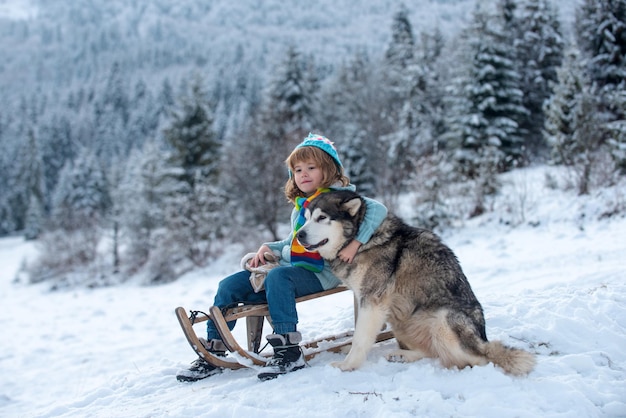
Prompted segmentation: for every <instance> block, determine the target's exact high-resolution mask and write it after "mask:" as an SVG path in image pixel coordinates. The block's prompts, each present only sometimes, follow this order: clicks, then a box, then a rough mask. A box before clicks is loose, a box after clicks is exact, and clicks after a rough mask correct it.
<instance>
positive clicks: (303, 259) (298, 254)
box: [291, 189, 330, 273]
mask: <svg viewBox="0 0 626 418" xmlns="http://www.w3.org/2000/svg"><path fill="white" fill-rule="evenodd" d="M329 190H330V189H317V191H316V192H315V193H313V194H312V195H311V196H309V197H296V199H295V201H294V205H295V207H296V210H297V211H298V217H297V218H296V224H295V226H294V228H293V238H292V239H291V265H292V266H296V267H302V268H304V269H307V270H309V271H312V272H314V273H319V272H321V271H322V270H324V260H323V259H322V256H320V255H319V253H318V252H317V251H313V252H310V251H307V250H306V249H305V248H304V247H303V246H302V245H301V244H300V243H299V242H298V240H297V239H296V233H297V232H298V230H299V229H300V228H302V226H303V225H304V223H305V222H306V218H305V217H304V213H305V212H306V208H307V206H309V203H311V201H312V200H313V199H315V198H316V197H317V196H319V195H320V194H322V193H326V192H327V191H329Z"/></svg>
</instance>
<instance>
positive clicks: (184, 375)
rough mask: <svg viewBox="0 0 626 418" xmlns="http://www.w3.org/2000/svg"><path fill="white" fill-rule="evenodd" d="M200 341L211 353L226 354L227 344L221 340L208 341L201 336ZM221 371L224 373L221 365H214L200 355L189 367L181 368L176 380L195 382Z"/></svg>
mask: <svg viewBox="0 0 626 418" xmlns="http://www.w3.org/2000/svg"><path fill="white" fill-rule="evenodd" d="M200 342H201V343H202V345H203V346H204V348H206V350H207V351H208V352H209V353H211V354H215V355H216V356H220V357H225V356H226V346H225V345H224V343H223V342H222V341H221V340H211V341H207V340H205V339H204V338H200ZM220 373H222V368H221V367H217V366H214V365H212V364H210V363H208V362H206V361H205V360H204V359H203V358H202V357H198V358H197V359H196V360H194V361H193V362H192V363H191V366H190V367H189V368H188V369H186V370H181V371H180V372H179V373H178V374H177V375H176V380H178V381H179V382H195V381H197V380H202V379H206V378H207V377H210V376H213V375H216V374H220Z"/></svg>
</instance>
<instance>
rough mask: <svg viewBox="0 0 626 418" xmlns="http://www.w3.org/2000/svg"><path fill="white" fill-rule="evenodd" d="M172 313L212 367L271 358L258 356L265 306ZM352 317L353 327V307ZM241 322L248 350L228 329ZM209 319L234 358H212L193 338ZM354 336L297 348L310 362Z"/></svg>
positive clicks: (382, 338) (380, 338)
mask: <svg viewBox="0 0 626 418" xmlns="http://www.w3.org/2000/svg"><path fill="white" fill-rule="evenodd" d="M346 290H349V289H348V288H347V287H345V286H339V287H336V288H334V289H329V290H324V291H322V292H318V293H313V294H310V295H306V296H302V297H299V298H296V303H300V302H305V301H309V300H313V299H317V298H320V297H324V296H328V295H332V294H335V293H339V292H344V291H346ZM175 313H176V317H177V318H178V322H179V323H180V326H181V328H182V329H183V333H184V334H185V337H186V338H187V341H188V342H189V345H190V346H191V348H192V349H193V350H194V351H195V352H196V354H197V355H198V356H200V357H201V358H203V359H204V360H206V361H207V362H208V363H210V364H212V365H214V366H217V367H222V368H229V369H240V368H242V367H251V366H264V365H265V363H266V362H267V361H268V360H269V359H270V358H271V354H261V353H260V350H261V349H262V346H261V344H262V341H263V335H262V334H263V324H264V320H265V318H268V320H269V319H270V317H269V308H268V306H267V304H254V305H247V304H239V305H238V306H234V307H230V308H227V309H224V310H221V309H220V308H218V307H216V306H212V307H211V308H209V313H208V314H207V313H204V312H200V311H190V314H189V316H188V315H187V312H186V311H185V309H184V308H182V307H178V308H176V310H175ZM354 313H355V323H356V319H357V314H358V312H357V305H356V303H355V312H354ZM242 318H245V319H246V329H247V332H246V335H247V349H244V348H243V347H242V346H241V345H240V344H239V343H238V342H237V340H236V339H235V337H234V336H233V334H232V333H231V331H230V330H229V329H228V325H227V323H228V322H230V321H233V320H235V319H242ZM209 319H211V320H212V321H213V322H214V324H215V326H216V327H217V329H218V331H219V333H220V335H221V337H222V341H223V342H224V345H225V346H226V348H227V349H228V350H229V351H230V352H231V353H233V354H235V355H234V356H233V357H219V356H215V355H213V354H211V353H210V352H209V351H207V349H206V348H205V346H204V344H203V340H202V339H201V338H199V337H198V335H197V334H196V332H195V330H194V328H193V326H194V325H196V324H198V323H202V322H205V321H207V320H209ZM270 323H271V321H270ZM353 332H354V331H353V330H349V331H346V332H343V333H340V334H337V335H331V336H328V337H322V338H318V339H316V340H313V341H309V342H305V343H302V344H300V346H301V347H302V348H303V351H304V353H305V358H306V360H310V359H311V358H313V357H315V356H316V355H318V354H319V353H322V352H326V351H330V352H340V351H341V350H342V349H343V348H344V347H346V346H348V345H350V344H351V343H352V335H353ZM390 338H393V333H392V332H391V331H386V330H383V331H381V332H380V333H379V334H378V337H377V339H376V342H380V341H385V340H388V339H390ZM237 359H240V360H237Z"/></svg>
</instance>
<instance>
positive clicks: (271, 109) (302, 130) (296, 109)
mask: <svg viewBox="0 0 626 418" xmlns="http://www.w3.org/2000/svg"><path fill="white" fill-rule="evenodd" d="M313 67H314V66H313V64H312V63H311V62H308V63H307V62H304V61H303V60H302V59H301V58H300V54H299V52H298V51H297V50H296V49H295V47H290V48H288V50H287V53H286V56H285V59H284V60H283V61H282V62H281V63H280V64H279V65H278V66H277V68H276V69H275V71H274V72H273V74H274V76H273V77H272V79H271V80H270V82H269V85H268V88H267V89H266V90H265V95H264V97H263V99H262V102H261V105H260V107H259V109H258V111H257V112H256V113H255V115H254V117H253V120H252V122H251V123H250V124H249V125H247V126H244V127H242V129H241V132H240V133H239V134H238V135H235V137H234V138H233V139H232V140H231V141H232V143H231V144H229V147H228V150H227V159H226V167H225V170H226V171H227V175H226V177H227V178H228V184H229V186H228V187H229V189H230V190H237V191H239V193H240V204H239V207H238V213H239V214H240V216H241V218H242V222H243V224H245V225H252V226H258V225H262V226H263V227H264V228H265V229H266V230H267V231H268V232H269V233H270V234H271V235H272V238H273V239H282V238H284V237H280V236H279V235H278V226H279V224H281V223H283V222H284V221H285V219H286V217H288V216H289V215H288V213H289V212H288V206H287V205H286V201H285V197H284V192H283V187H282V186H283V185H284V184H285V181H286V180H287V168H286V167H285V163H284V161H285V158H287V156H288V155H289V153H290V152H291V151H292V150H293V148H294V147H295V145H297V144H298V143H299V142H301V141H302V139H303V138H304V137H306V135H308V133H309V131H310V130H311V128H312V125H313V123H314V122H313V121H314V114H313V109H314V105H312V104H314V103H316V102H317V101H318V93H317V91H316V90H312V88H313V87H314V83H312V82H311V80H313V79H314V77H313V76H312V75H310V71H311V69H312V68H313ZM307 69H308V70H307ZM259 208H263V210H259Z"/></svg>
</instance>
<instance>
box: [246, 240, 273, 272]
mask: <svg viewBox="0 0 626 418" xmlns="http://www.w3.org/2000/svg"><path fill="white" fill-rule="evenodd" d="M271 252H272V250H270V247H268V246H267V245H261V247H260V248H259V250H258V251H257V252H256V254H255V255H254V258H253V259H251V260H250V261H249V262H248V264H250V267H254V268H256V267H258V266H259V265H260V264H265V263H266V262H267V261H265V257H264V256H263V254H265V253H271Z"/></svg>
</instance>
